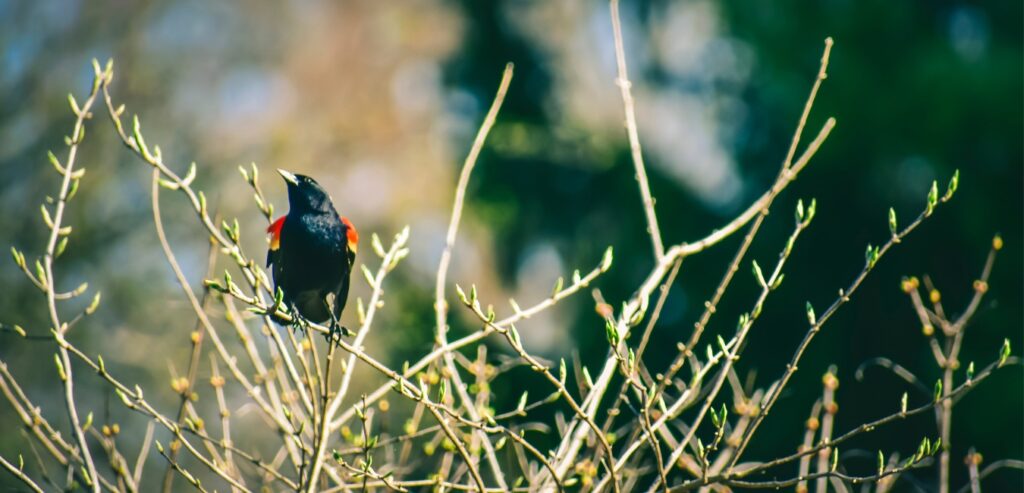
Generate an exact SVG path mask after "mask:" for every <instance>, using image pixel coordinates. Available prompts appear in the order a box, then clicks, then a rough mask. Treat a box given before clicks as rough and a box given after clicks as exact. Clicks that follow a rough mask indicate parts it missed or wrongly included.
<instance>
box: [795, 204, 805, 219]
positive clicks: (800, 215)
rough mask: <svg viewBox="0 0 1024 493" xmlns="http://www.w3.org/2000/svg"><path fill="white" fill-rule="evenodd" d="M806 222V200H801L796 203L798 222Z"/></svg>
mask: <svg viewBox="0 0 1024 493" xmlns="http://www.w3.org/2000/svg"><path fill="white" fill-rule="evenodd" d="M803 221H804V200H803V199H799V200H797V201H796V222H798V223H802V222H803Z"/></svg>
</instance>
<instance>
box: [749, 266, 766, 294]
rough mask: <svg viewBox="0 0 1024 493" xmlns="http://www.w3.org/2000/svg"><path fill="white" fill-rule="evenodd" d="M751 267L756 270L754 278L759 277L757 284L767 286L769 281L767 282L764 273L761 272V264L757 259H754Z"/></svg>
mask: <svg viewBox="0 0 1024 493" xmlns="http://www.w3.org/2000/svg"><path fill="white" fill-rule="evenodd" d="M751 268H752V270H753V272H754V278H755V279H757V284H759V285H760V286H761V287H762V288H767V287H768V283H767V282H765V280H764V273H763V272H761V266H760V265H758V264H757V260H754V261H753V262H752V266H751Z"/></svg>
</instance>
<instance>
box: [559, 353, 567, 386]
mask: <svg viewBox="0 0 1024 493" xmlns="http://www.w3.org/2000/svg"><path fill="white" fill-rule="evenodd" d="M567 376H568V371H567V370H566V368H565V358H562V359H561V360H559V362H558V381H559V382H561V383H562V385H565V378H566V377H567Z"/></svg>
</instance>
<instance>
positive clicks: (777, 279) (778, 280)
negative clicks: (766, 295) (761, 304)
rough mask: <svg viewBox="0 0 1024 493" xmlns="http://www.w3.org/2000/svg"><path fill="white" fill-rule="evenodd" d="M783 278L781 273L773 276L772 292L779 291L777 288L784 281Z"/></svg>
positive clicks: (783, 275)
mask: <svg viewBox="0 0 1024 493" xmlns="http://www.w3.org/2000/svg"><path fill="white" fill-rule="evenodd" d="M785 277H786V275H785V274H783V273H781V272H779V275H777V276H775V281H773V282H772V291H775V290H776V289H779V286H781V285H782V280H783V279H785Z"/></svg>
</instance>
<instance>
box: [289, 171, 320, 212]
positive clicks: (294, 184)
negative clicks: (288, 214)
mask: <svg viewBox="0 0 1024 493" xmlns="http://www.w3.org/2000/svg"><path fill="white" fill-rule="evenodd" d="M277 172H278V173H280V174H281V177H282V178H284V181H285V182H286V183H287V184H288V205H289V206H290V207H291V209H292V210H295V211H300V212H304V211H308V212H334V205H333V204H332V203H331V196H330V195H328V194H327V192H326V191H325V190H324V189H323V187H321V186H320V184H319V183H317V182H316V180H314V179H312V178H310V177H308V176H306V175H296V174H292V173H290V172H288V171H285V170H283V169H280V168H278V170H277Z"/></svg>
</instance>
